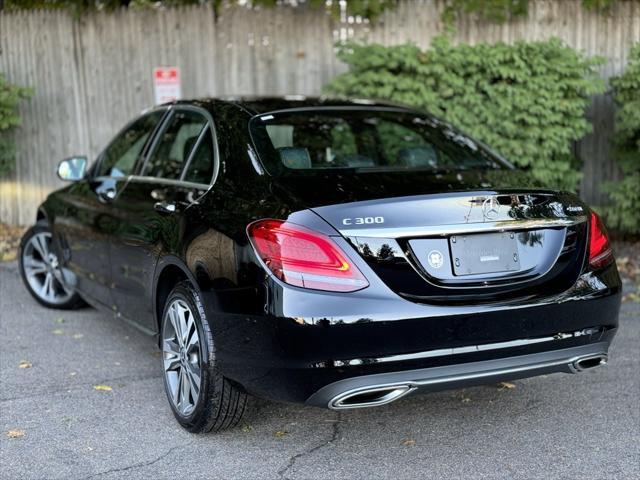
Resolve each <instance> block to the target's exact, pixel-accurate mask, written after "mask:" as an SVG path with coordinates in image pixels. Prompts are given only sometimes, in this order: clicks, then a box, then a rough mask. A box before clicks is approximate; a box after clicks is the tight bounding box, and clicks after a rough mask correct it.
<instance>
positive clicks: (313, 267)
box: [247, 219, 369, 292]
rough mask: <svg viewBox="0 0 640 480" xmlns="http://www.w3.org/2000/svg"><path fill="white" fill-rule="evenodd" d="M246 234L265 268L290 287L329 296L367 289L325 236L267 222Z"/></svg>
mask: <svg viewBox="0 0 640 480" xmlns="http://www.w3.org/2000/svg"><path fill="white" fill-rule="evenodd" d="M247 234H248V235H249V239H250V240H251V244H252V245H253V248H254V249H255V251H256V253H257V254H258V256H259V257H260V258H261V259H262V261H263V262H264V263H265V265H266V266H267V268H269V270H271V272H273V274H274V275H275V276H276V277H278V278H279V279H280V280H282V281H283V282H286V283H288V284H290V285H295V286H297V287H304V288H312V289H315V290H328V291H332V292H353V291H355V290H360V289H362V288H365V287H367V286H368V285H369V282H367V280H366V279H365V278H364V275H362V273H360V270H358V268H357V267H356V266H355V265H353V263H352V262H351V261H350V260H348V257H347V256H346V255H345V253H344V252H343V251H342V250H341V249H340V247H339V246H338V245H337V244H336V243H335V242H334V241H333V240H332V239H331V238H330V237H327V236H326V235H323V234H321V233H318V232H315V231H313V230H310V229H308V228H305V227H302V226H300V225H295V224H292V223H288V222H285V221H283V220H270V219H269V220H258V221H257V222H253V223H251V224H250V225H249V226H248V227H247Z"/></svg>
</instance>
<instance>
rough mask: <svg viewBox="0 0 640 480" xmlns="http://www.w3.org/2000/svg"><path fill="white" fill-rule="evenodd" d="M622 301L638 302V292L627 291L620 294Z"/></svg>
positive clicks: (639, 297) (639, 295)
mask: <svg viewBox="0 0 640 480" xmlns="http://www.w3.org/2000/svg"><path fill="white" fill-rule="evenodd" d="M622 301H623V302H640V294H638V293H637V292H629V293H626V294H625V295H623V296H622Z"/></svg>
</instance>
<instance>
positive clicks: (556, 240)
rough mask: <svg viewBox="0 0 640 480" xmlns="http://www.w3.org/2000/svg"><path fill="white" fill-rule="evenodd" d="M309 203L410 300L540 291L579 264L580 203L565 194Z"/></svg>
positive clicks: (564, 281)
mask: <svg viewBox="0 0 640 480" xmlns="http://www.w3.org/2000/svg"><path fill="white" fill-rule="evenodd" d="M312 210H313V211H314V212H315V213H317V214H318V215H319V216H321V217H322V218H323V219H324V220H325V221H327V222H328V223H329V224H331V225H332V226H333V227H334V228H335V229H336V230H338V232H340V234H341V235H343V236H344V237H346V238H348V239H349V240H350V241H351V243H352V244H353V245H354V247H356V248H357V249H358V251H359V253H360V254H361V255H362V256H363V257H364V258H365V260H366V261H367V262H368V264H369V265H370V266H371V267H372V268H373V270H374V271H375V272H376V274H378V275H379V276H380V277H381V279H382V280H383V281H385V283H387V285H388V286H389V287H391V288H392V289H393V290H394V291H396V292H397V293H399V294H401V295H403V296H405V297H407V298H410V299H412V300H415V301H427V302H437V301H445V299H446V300H447V301H456V300H457V301H463V302H466V301H471V300H473V301H478V300H482V299H486V300H488V301H489V300H491V301H493V300H496V299H503V298H506V297H514V296H522V295H543V294H545V293H547V292H548V291H549V290H554V291H556V290H558V289H564V288H568V286H570V285H571V284H573V283H574V282H575V280H576V278H577V276H578V275H579V273H580V271H581V269H582V265H583V263H584V254H585V245H586V235H587V234H586V232H587V230H586V224H587V222H586V218H587V217H586V211H587V207H586V206H585V205H584V204H583V203H582V202H581V201H580V200H579V199H578V198H577V197H575V196H574V195H571V194H566V193H555V192H549V191H540V190H519V191H516V190H472V191H466V192H447V193H435V194H426V195H412V196H405V197H394V198H384V199H374V200H365V201H356V202H348V203H342V204H336V205H329V206H320V207H315V208H313V209H312Z"/></svg>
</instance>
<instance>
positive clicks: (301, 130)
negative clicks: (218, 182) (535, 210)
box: [250, 108, 510, 175]
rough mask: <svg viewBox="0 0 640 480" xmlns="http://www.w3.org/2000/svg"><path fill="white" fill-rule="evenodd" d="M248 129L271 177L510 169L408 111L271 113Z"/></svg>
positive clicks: (466, 139)
mask: <svg viewBox="0 0 640 480" xmlns="http://www.w3.org/2000/svg"><path fill="white" fill-rule="evenodd" d="M250 130H251V136H252V138H253V141H254V143H255V145H256V148H257V149H258V155H259V156H260V159H261V160H262V163H263V164H264V167H265V168H266V169H267V171H268V172H269V173H270V174H272V175H301V174H309V173H311V174H312V173H316V172H318V171H322V172H324V173H328V172H331V171H336V172H341V171H344V170H357V171H359V172H368V171H376V172H379V171H385V172H386V171H413V170H434V171H441V170H471V169H500V168H509V167H510V165H509V164H508V163H507V162H506V161H504V160H502V159H501V158H500V157H499V156H497V155H496V154H495V153H492V152H491V151H489V150H488V149H487V148H486V147H484V146H482V145H480V144H478V143H477V142H476V141H474V140H472V139H470V138H469V137H467V136H466V135H463V134H461V133H460V132H457V131H455V130H453V129H452V128H451V126H450V125H448V124H446V123H444V122H442V121H439V120H437V119H435V118H433V117H430V116H427V115H424V114H420V113H414V112H410V111H407V110H394V109H387V110H385V109H332V108H316V109H300V110H290V111H281V112H273V113H268V114H263V115H259V116H256V117H254V118H253V119H252V120H251V122H250Z"/></svg>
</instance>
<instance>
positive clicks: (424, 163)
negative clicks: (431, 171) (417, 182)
mask: <svg viewBox="0 0 640 480" xmlns="http://www.w3.org/2000/svg"><path fill="white" fill-rule="evenodd" d="M398 162H399V163H400V165H404V166H405V167H435V166H436V165H438V156H437V154H436V151H435V150H434V149H433V147H432V146H430V145H424V146H422V147H411V148H403V149H401V150H400V152H398Z"/></svg>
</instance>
